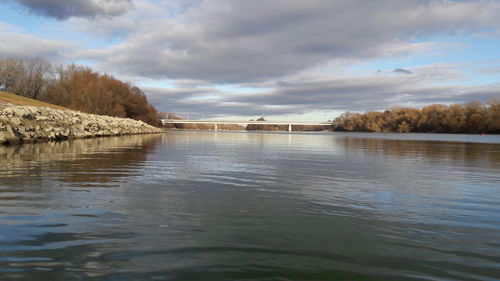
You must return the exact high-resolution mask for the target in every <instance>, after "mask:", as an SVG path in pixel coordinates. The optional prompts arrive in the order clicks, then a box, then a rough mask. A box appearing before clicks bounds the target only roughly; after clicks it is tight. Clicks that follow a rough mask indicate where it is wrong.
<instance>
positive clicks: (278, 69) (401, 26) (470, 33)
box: [0, 0, 500, 121]
mask: <svg viewBox="0 0 500 281" xmlns="http://www.w3.org/2000/svg"><path fill="white" fill-rule="evenodd" d="M498 15H500V1H495V0H490V1H487V0H484V1H482V0H478V1H467V0H462V1H445V0H435V1H433V0H374V1H367V0H307V1H304V0H262V1H260V0H231V1H229V0H65V1H60V0H2V1H1V2H0V36H1V38H2V43H1V44H0V57H19V58H24V57H33V56H37V57H44V58H46V59H48V60H49V61H52V62H57V63H71V62H74V63H78V64H83V65H88V66H91V67H92V68H93V69H95V70H98V71H101V72H107V73H110V74H113V75H115V76H116V77H117V78H119V79H122V80H126V81H130V82H132V83H134V84H136V85H138V86H140V87H141V88H142V89H143V90H144V91H145V92H146V94H147V96H148V98H149V100H150V102H151V103H153V104H154V105H155V106H156V107H157V108H158V109H159V110H160V111H173V112H177V113H186V112H194V113H200V114H205V116H210V117H214V118H215V117H217V118H222V117H223V118H238V119H240V118H254V117H257V116H261V115H264V116H267V117H268V119H299V120H321V121H323V120H324V121H326V120H329V119H332V118H334V117H335V116H336V115H338V114H339V113H340V112H343V111H347V110H349V111H366V110H381V109H384V108H387V107H388V106H391V105H400V106H412V107H419V106H423V105H426V104H430V103H446V104H448V103H454V102H459V103H464V102H468V101H471V100H478V101H481V102H487V101H488V100H489V99H490V98H492V97H495V96H497V97H498V96H500V51H499V50H500V16H498ZM191 116H193V115H191Z"/></svg>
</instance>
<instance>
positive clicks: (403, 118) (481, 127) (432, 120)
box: [333, 98, 500, 133]
mask: <svg viewBox="0 0 500 281" xmlns="http://www.w3.org/2000/svg"><path fill="white" fill-rule="evenodd" d="M333 124H334V128H335V130H337V131H358V132H399V133H409V132H432V133H500V100H499V99H496V98H494V99H492V100H490V101H489V102H488V104H486V105H485V104H482V103H480V102H469V103H467V104H465V105H461V104H452V105H449V106H446V105H442V104H432V105H428V106H425V107H423V108H422V109H415V108H403V107H392V108H390V109H389V110H386V111H384V112H367V113H365V114H359V113H351V112H346V113H343V114H342V115H340V116H339V117H338V118H336V119H335V120H334V122H333Z"/></svg>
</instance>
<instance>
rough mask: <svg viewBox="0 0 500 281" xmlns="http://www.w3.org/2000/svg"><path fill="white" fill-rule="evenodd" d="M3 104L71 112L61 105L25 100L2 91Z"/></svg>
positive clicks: (1, 99)
mask: <svg viewBox="0 0 500 281" xmlns="http://www.w3.org/2000/svg"><path fill="white" fill-rule="evenodd" d="M1 102H3V103H12V104H16V105H30V106H39V107H50V108H55V109H65V110H69V108H66V107H62V106H59V105H55V104H50V103H46V102H43V101H38V100H34V99H30V98H25V97H21V96H17V95H13V94H9V93H6V92H2V91H0V103H1Z"/></svg>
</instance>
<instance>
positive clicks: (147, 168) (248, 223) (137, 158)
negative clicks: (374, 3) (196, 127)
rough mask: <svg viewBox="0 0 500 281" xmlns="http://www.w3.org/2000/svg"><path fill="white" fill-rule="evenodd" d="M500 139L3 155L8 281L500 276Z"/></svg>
mask: <svg viewBox="0 0 500 281" xmlns="http://www.w3.org/2000/svg"><path fill="white" fill-rule="evenodd" d="M499 278H500V136H479V135H469V136H465V135H414V134H401V135H393V134H341V133H321V134H284V133H223V132H219V133H213V132H170V133H168V134H166V135H154V136H153V135H149V136H130V137H120V138H101V139H91V140H76V141H67V142H60V143H48V144H26V145H24V146H20V147H0V280H37V281H54V280H193V281H194V280H499Z"/></svg>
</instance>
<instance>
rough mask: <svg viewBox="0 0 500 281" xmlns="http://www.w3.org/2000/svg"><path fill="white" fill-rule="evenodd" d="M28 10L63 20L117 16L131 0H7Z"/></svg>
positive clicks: (126, 8)
mask: <svg viewBox="0 0 500 281" xmlns="http://www.w3.org/2000/svg"><path fill="white" fill-rule="evenodd" d="M9 1H11V2H16V3H18V4H20V5H22V6H23V7H25V8H26V9H27V10H28V11H29V12H31V13H34V14H38V15H42V16H46V17H52V18H56V19H58V20H65V19H67V18H70V17H89V18H92V17H96V16H117V15H120V14H123V13H125V12H126V11H127V10H128V9H129V8H130V7H131V0H9Z"/></svg>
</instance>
